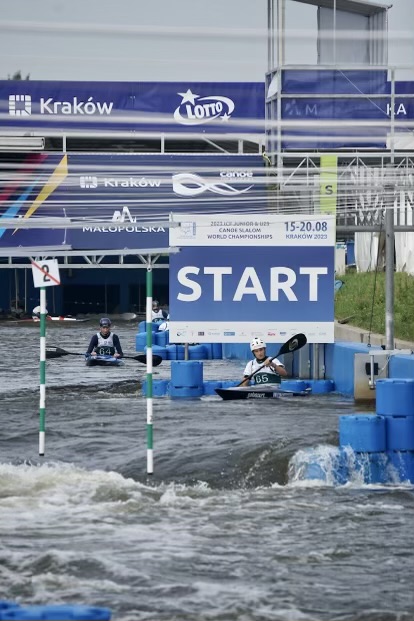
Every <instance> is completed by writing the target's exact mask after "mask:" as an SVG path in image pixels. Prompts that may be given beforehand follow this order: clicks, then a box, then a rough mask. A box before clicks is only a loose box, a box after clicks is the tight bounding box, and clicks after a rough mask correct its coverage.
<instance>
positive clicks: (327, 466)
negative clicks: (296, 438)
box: [289, 445, 348, 485]
mask: <svg viewBox="0 0 414 621" xmlns="http://www.w3.org/2000/svg"><path fill="white" fill-rule="evenodd" d="M291 467H292V468H293V469H294V471H295V474H294V478H295V479H298V480H311V481H322V482H324V483H327V484H331V485H344V484H345V483H347V482H348V464H347V454H346V452H345V451H344V450H343V449H341V448H338V447H336V446H326V445H320V446H317V447H315V448H308V449H304V450H300V451H298V452H297V453H296V454H295V456H294V457H293V458H292V460H291V462H290V464H289V469H290V468H291Z"/></svg>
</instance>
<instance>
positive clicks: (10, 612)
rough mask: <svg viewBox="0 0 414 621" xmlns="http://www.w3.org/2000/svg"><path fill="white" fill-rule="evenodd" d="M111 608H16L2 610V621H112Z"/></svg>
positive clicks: (61, 606)
mask: <svg viewBox="0 0 414 621" xmlns="http://www.w3.org/2000/svg"><path fill="white" fill-rule="evenodd" d="M111 614H112V613H111V611H110V610H109V608H96V607H94V606H71V605H67V604H62V605H51V606H15V607H9V608H6V609H4V610H2V609H0V620H1V621H6V620H7V621H12V620H13V621H43V620H45V621H46V620H49V621H72V620H73V621H110V619H111Z"/></svg>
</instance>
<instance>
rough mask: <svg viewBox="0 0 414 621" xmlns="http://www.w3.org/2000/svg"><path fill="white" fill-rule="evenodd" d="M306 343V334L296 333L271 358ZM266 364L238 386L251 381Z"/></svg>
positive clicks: (294, 349)
mask: <svg viewBox="0 0 414 621" xmlns="http://www.w3.org/2000/svg"><path fill="white" fill-rule="evenodd" d="M306 343H307V338H306V336H305V335H304V334H295V336H292V337H291V338H290V339H289V340H288V341H286V343H284V344H283V345H282V347H281V348H280V349H279V351H278V352H277V354H276V356H273V358H271V360H274V359H275V358H279V356H283V354H290V353H292V352H293V351H296V350H297V349H300V348H301V347H303V346H304V345H306ZM264 366H265V365H264V364H262V366H261V367H259V368H258V369H256V371H255V372H254V373H252V374H251V375H249V376H248V377H245V378H244V380H242V381H241V382H240V384H237V386H236V388H238V387H239V386H241V385H242V384H244V383H245V382H248V381H250V380H251V379H252V377H253V376H254V375H256V373H258V372H259V371H261V369H263V367H264Z"/></svg>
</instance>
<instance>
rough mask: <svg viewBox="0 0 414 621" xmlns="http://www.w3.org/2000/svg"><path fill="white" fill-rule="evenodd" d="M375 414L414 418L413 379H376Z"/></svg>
mask: <svg viewBox="0 0 414 621" xmlns="http://www.w3.org/2000/svg"><path fill="white" fill-rule="evenodd" d="M375 390H376V408H375V409H376V412H377V414H379V415H380V416H394V415H397V416H414V379H411V378H398V379H397V378H395V379H378V380H377V381H376V383H375Z"/></svg>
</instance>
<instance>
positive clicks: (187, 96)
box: [174, 89, 235, 125]
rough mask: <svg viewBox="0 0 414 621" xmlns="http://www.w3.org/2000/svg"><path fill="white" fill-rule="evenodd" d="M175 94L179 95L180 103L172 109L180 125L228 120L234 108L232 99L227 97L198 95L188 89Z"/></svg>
mask: <svg viewBox="0 0 414 621" xmlns="http://www.w3.org/2000/svg"><path fill="white" fill-rule="evenodd" d="M177 95H179V96H180V97H181V103H180V105H179V106H178V108H176V109H175V111H174V120H175V121H177V123H180V124H181V125H204V124H206V123H211V122H212V121H215V120H217V119H220V121H223V122H224V123H225V122H227V121H229V119H230V118H231V115H232V113H233V111H234V108H235V105H234V101H233V100H232V99H230V98H229V97H222V96H220V95H208V96H207V97H200V95H196V94H195V93H192V92H191V90H190V89H188V90H187V92H185V93H177Z"/></svg>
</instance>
